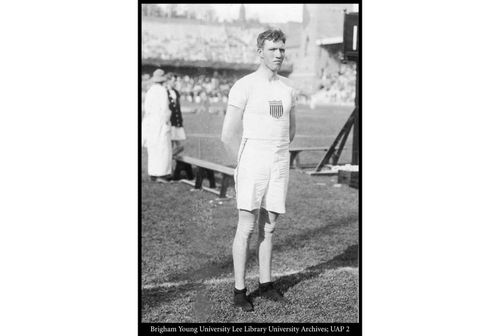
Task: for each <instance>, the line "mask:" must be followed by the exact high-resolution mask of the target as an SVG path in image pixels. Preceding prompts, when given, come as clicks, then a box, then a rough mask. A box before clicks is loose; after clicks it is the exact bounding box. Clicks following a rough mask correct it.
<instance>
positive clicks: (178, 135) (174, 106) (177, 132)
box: [165, 73, 186, 156]
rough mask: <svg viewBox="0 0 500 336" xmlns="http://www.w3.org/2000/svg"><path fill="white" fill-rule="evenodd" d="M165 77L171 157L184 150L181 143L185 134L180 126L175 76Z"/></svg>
mask: <svg viewBox="0 0 500 336" xmlns="http://www.w3.org/2000/svg"><path fill="white" fill-rule="evenodd" d="M166 77H167V81H166V82H165V87H166V89H167V95H168V107H169V109H170V111H172V115H171V116H170V123H171V126H172V129H171V132H172V134H171V140H172V156H176V155H177V154H179V153H180V152H182V151H183V150H184V146H183V145H182V141H184V140H186V133H185V132H184V127H183V125H182V112H181V103H180V94H179V91H177V90H176V89H175V82H176V80H177V76H174V74H172V73H168V74H167V76H166Z"/></svg>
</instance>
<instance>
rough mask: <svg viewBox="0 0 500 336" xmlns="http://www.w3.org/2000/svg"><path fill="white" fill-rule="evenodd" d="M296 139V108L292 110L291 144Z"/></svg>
mask: <svg viewBox="0 0 500 336" xmlns="http://www.w3.org/2000/svg"><path fill="white" fill-rule="evenodd" d="M293 138H295V106H292V108H291V110H290V143H291V142H292V141H293Z"/></svg>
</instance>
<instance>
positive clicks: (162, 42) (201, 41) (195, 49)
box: [142, 26, 260, 64]
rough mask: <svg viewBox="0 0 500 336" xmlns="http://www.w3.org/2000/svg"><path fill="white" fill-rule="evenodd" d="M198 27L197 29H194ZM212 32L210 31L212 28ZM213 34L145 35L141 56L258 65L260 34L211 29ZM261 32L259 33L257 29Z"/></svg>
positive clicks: (163, 33)
mask: <svg viewBox="0 0 500 336" xmlns="http://www.w3.org/2000/svg"><path fill="white" fill-rule="evenodd" d="M194 28H196V27H194ZM209 30H210V28H209ZM211 30H214V31H213V32H212V33H210V34H203V30H202V29H192V31H191V32H186V33H185V34H176V33H175V32H171V33H167V32H162V33H152V32H148V31H144V32H143V34H142V53H143V54H142V57H143V58H146V59H147V58H160V59H168V60H184V61H212V62H227V63H247V64H257V63H258V58H257V56H256V53H255V41H254V39H255V36H256V35H258V32H255V31H253V29H244V28H243V27H229V26H228V27H218V29H217V28H214V27H212V28H211ZM258 31H259V32H260V30H258Z"/></svg>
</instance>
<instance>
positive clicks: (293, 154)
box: [290, 147, 329, 168]
mask: <svg viewBox="0 0 500 336" xmlns="http://www.w3.org/2000/svg"><path fill="white" fill-rule="evenodd" d="M328 148H329V147H295V148H290V168H305V166H300V160H299V154H300V152H307V151H324V152H326V151H327V150H328ZM314 166H315V165H314Z"/></svg>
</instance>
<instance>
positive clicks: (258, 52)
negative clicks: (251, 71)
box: [257, 48, 263, 58]
mask: <svg viewBox="0 0 500 336" xmlns="http://www.w3.org/2000/svg"><path fill="white" fill-rule="evenodd" d="M262 52H263V50H262V48H257V54H258V55H259V57H260V58H262Z"/></svg>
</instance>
